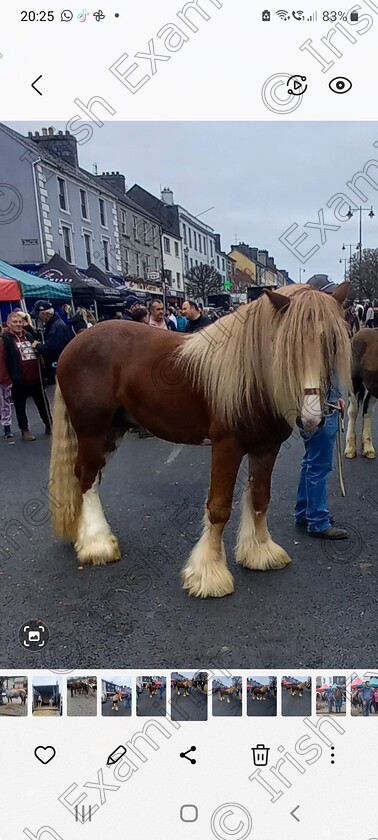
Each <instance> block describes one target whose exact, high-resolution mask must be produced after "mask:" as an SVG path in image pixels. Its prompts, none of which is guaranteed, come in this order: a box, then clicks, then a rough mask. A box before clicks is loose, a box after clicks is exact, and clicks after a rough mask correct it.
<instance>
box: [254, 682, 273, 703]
mask: <svg viewBox="0 0 378 840" xmlns="http://www.w3.org/2000/svg"><path fill="white" fill-rule="evenodd" d="M268 688H269V686H268V685H254V686H252V691H251V694H252V700H266V694H267V691H268Z"/></svg>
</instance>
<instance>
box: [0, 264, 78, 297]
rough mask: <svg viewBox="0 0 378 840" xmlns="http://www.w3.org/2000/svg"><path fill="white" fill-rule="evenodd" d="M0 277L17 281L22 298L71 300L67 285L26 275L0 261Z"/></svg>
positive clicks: (69, 288) (24, 272) (69, 289)
mask: <svg viewBox="0 0 378 840" xmlns="http://www.w3.org/2000/svg"><path fill="white" fill-rule="evenodd" d="M0 275H1V276H2V277H7V278H8V279H9V280H17V283H18V284H19V286H20V290H21V294H22V297H24V298H50V299H54V300H62V299H63V298H64V299H66V300H71V298H72V294H71V287H70V285H69V284H68V283H52V282H51V281H50V280H45V279H42V278H41V277H36V276H35V275H32V274H27V272H26V271H21V269H20V268H15V267H14V265H9V263H6V262H4V261H3V260H0Z"/></svg>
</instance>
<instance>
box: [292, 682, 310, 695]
mask: <svg viewBox="0 0 378 840" xmlns="http://www.w3.org/2000/svg"><path fill="white" fill-rule="evenodd" d="M305 688H308V689H310V688H311V683H310V682H301V683H297V684H296V685H291V686H290V697H294V695H295V692H296V691H297V692H298V697H303V691H304V689H305Z"/></svg>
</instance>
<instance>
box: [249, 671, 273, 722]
mask: <svg viewBox="0 0 378 840" xmlns="http://www.w3.org/2000/svg"><path fill="white" fill-rule="evenodd" d="M276 714H277V677H248V679H247V715H250V716H251V717H274V716H275V715H276Z"/></svg>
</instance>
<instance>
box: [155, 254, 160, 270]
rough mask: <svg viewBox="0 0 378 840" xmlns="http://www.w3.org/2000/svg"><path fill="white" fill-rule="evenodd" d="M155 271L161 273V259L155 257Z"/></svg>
mask: <svg viewBox="0 0 378 840" xmlns="http://www.w3.org/2000/svg"><path fill="white" fill-rule="evenodd" d="M155 271H159V257H155Z"/></svg>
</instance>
